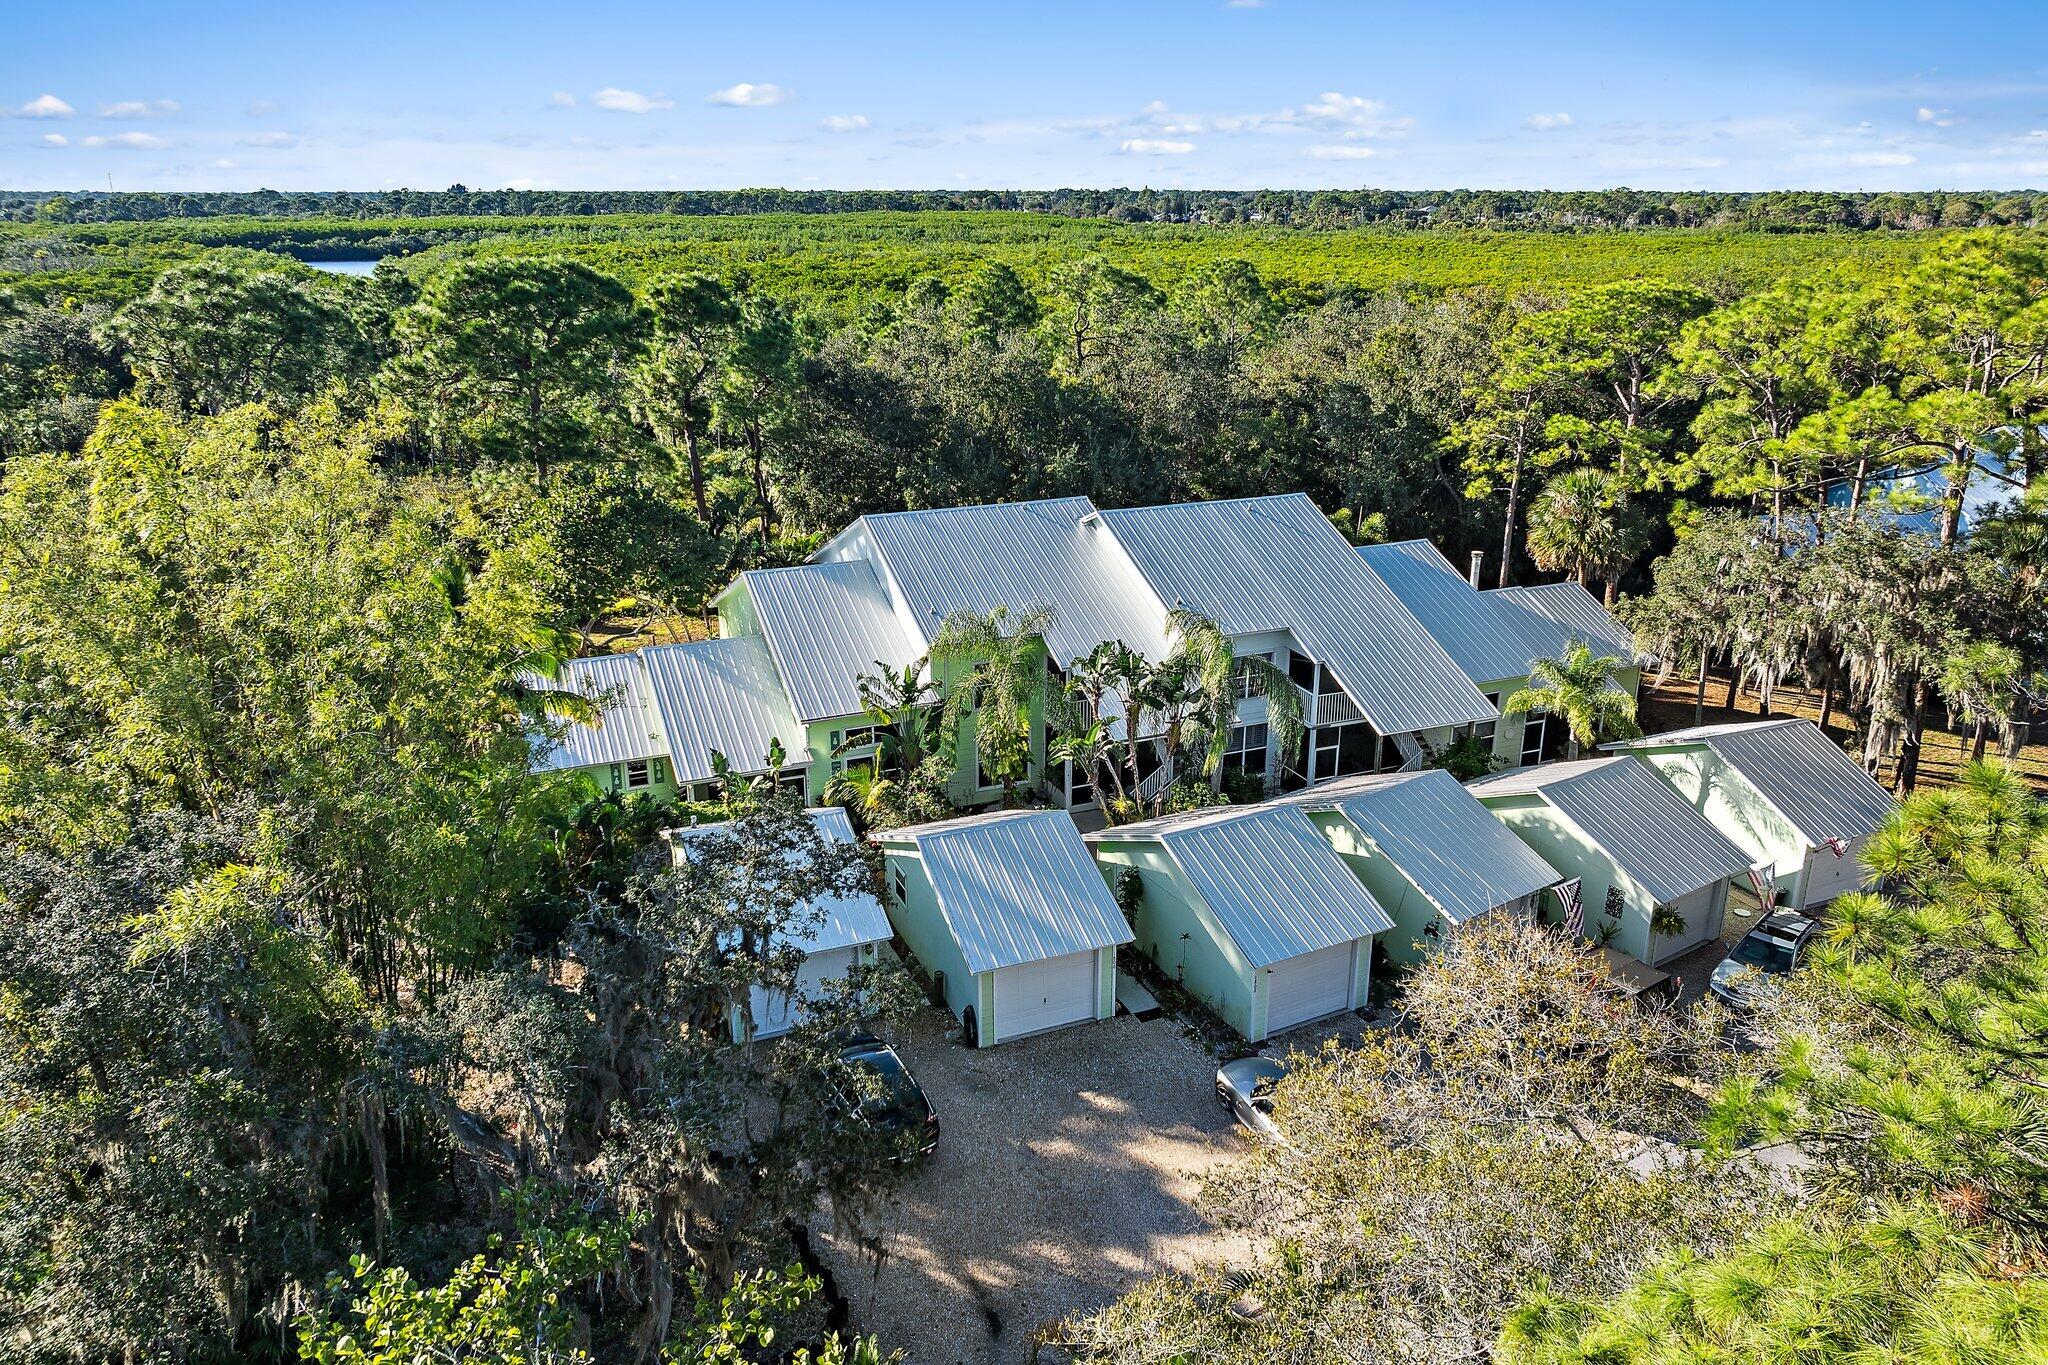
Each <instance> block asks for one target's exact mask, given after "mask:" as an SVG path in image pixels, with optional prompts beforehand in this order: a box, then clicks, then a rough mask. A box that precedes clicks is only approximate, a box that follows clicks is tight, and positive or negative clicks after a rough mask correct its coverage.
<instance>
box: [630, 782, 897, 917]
mask: <svg viewBox="0 0 2048 1365" xmlns="http://www.w3.org/2000/svg"><path fill="white" fill-rule="evenodd" d="M804 814H806V815H808V816H810V817H811V819H812V821H813V822H814V823H816V825H817V826H818V833H820V834H822V835H824V836H825V838H827V839H829V840H831V841H832V842H834V843H840V844H851V843H855V842H857V840H856V838H855V836H854V833H853V821H851V820H849V819H848V818H847V815H846V809H845V807H843V806H821V807H818V808H817V809H815V810H808V811H805V812H804ZM719 828H721V826H718V825H695V826H692V827H690V828H688V829H672V830H670V831H669V832H668V838H669V847H670V848H672V849H673V850H674V851H675V854H676V856H677V857H679V858H683V857H688V856H689V852H688V850H689V847H690V845H691V843H693V842H694V841H696V840H698V839H701V838H703V837H704V836H706V835H708V834H710V833H711V832H712V831H713V830H716V829H719ZM805 909H806V911H807V912H809V913H811V914H818V915H822V916H823V919H822V920H820V921H819V922H818V923H817V924H816V925H813V926H808V927H806V928H805V929H804V930H803V931H802V932H800V933H795V934H792V935H790V936H789V940H788V941H789V942H791V943H794V944H797V945H798V946H800V947H802V948H803V949H804V950H805V951H806V952H813V953H822V952H827V951H830V950H831V949H833V948H850V947H853V946H854V945H856V944H861V943H885V942H887V941H888V939H889V937H890V935H891V934H892V933H893V932H894V931H893V930H891V929H890V928H889V916H888V914H887V912H885V911H884V910H883V909H882V903H881V902H880V901H878V900H876V899H875V898H874V896H873V895H872V894H871V893H869V892H865V891H863V892H861V893H860V894H858V895H854V896H822V897H820V898H819V899H817V900H815V901H813V902H811V903H810V905H808V906H806V907H805Z"/></svg>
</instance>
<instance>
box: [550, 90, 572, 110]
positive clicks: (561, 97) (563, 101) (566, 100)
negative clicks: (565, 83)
mask: <svg viewBox="0 0 2048 1365" xmlns="http://www.w3.org/2000/svg"><path fill="white" fill-rule="evenodd" d="M548 103H549V104H551V105H553V106H554V107H555V108H557V109H574V108H575V107H576V97H575V96H574V95H572V94H570V93H569V92H568V91H566V90H557V91H556V92H555V93H554V94H552V95H549V96H548Z"/></svg>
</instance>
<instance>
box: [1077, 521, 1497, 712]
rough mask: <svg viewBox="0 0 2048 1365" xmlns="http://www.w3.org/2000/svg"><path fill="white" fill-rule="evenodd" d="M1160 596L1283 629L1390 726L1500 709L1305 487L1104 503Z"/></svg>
mask: <svg viewBox="0 0 2048 1365" xmlns="http://www.w3.org/2000/svg"><path fill="white" fill-rule="evenodd" d="M1097 515H1098V517H1099V518H1100V520H1101V522H1102V524H1103V525H1105V526H1107V527H1108V528H1109V529H1110V530H1111V531H1112V532H1114V534H1115V536H1116V539H1117V542H1118V543H1119V544H1120V545H1122V546H1123V548H1124V549H1125V551H1126V552H1128V553H1129V555H1130V557H1131V559H1132V561H1133V562H1134V563H1136V565H1137V566H1138V570H1139V572H1140V573H1142V574H1143V575H1144V577H1145V580H1146V581H1147V582H1148V583H1150V584H1151V586H1152V590H1153V592H1154V593H1156V594H1157V596H1158V598H1159V600H1160V601H1161V602H1163V603H1165V604H1167V605H1169V606H1171V605H1173V604H1176V603H1179V604H1182V605H1185V606H1186V607H1188V608H1189V609H1190V610H1193V611H1197V612H1200V613H1201V614H1202V615H1204V616H1206V617H1208V618H1209V619H1210V620H1212V621H1214V622H1215V623H1216V624H1217V625H1218V626H1219V627H1221V628H1222V630H1223V631H1224V633H1225V634H1228V635H1253V634H1260V633H1263V632H1267V631H1280V630H1285V631H1287V632H1289V633H1290V634H1291V635H1292V636H1293V637H1294V640H1295V642H1296V643H1297V644H1299V645H1300V647H1301V648H1302V649H1303V650H1304V651H1306V652H1307V653H1308V654H1310V655H1311V656H1313V657H1314V658H1316V659H1319V660H1320V661H1322V663H1323V664H1324V665H1326V666H1327V667H1328V668H1329V669H1330V670H1331V671H1332V672H1334V673H1335V674H1336V676H1337V680H1338V682H1339V683H1340V684H1342V686H1343V688H1344V691H1345V692H1346V693H1348V694H1349V695H1350V697H1351V699H1352V700H1353V701H1354V702H1356V703H1357V705H1358V708H1359V710H1360V711H1362V712H1363V713H1364V715H1365V718H1366V719H1367V720H1368V721H1370V722H1371V723H1372V725H1373V726H1374V728H1376V729H1378V730H1379V731H1380V732H1381V733H1383V734H1401V733H1407V732H1410V731H1416V730H1428V729H1432V728H1434V727H1436V726H1440V725H1462V724H1464V723H1465V722H1467V721H1479V720H1489V719H1491V718H1492V717H1493V716H1494V714H1495V713H1494V710H1493V708H1492V707H1490V706H1488V705H1487V704H1486V698H1484V697H1483V696H1481V695H1480V694H1479V691H1478V689H1476V688H1475V687H1473V686H1472V681H1471V679H1470V678H1468V677H1466V676H1465V673H1464V671H1463V670H1462V669H1460V668H1459V667H1458V665H1457V664H1456V663H1455V662H1453V661H1452V659H1451V656H1450V655H1449V654H1447V653H1445V652H1444V650H1443V648H1442V647H1441V646H1440V645H1438V644H1437V642H1436V641H1435V640H1434V639H1433V638H1431V636H1430V633H1429V632H1428V631H1427V630H1425V629H1423V626H1422V623H1421V622H1419V621H1417V620H1416V619H1415V617H1414V615H1413V614H1412V613H1410V612H1409V610H1408V609H1407V608H1406V607H1404V606H1403V605H1402V604H1401V600H1400V599H1399V598H1398V597H1396V596H1395V595H1394V594H1393V592H1392V591H1391V590H1390V589H1389V588H1388V587H1387V585H1386V584H1385V583H1383V582H1381V581H1380V579H1379V577H1378V576H1377V575H1375V574H1374V573H1373V572H1372V571H1371V570H1370V569H1368V568H1366V566H1365V562H1364V561H1363V560H1362V559H1360V558H1359V557H1358V556H1357V555H1356V554H1354V553H1353V552H1352V547H1351V544H1350V542H1348V541H1346V540H1345V539H1344V537H1343V536H1342V535H1341V534H1339V533H1338V531H1337V529H1336V528H1335V527H1334V526H1332V525H1330V522H1329V519H1328V518H1327V517H1325V516H1324V515H1323V514H1322V512H1321V511H1319V510H1318V509H1317V507H1316V505H1315V504H1314V503H1312V502H1310V501H1309V500H1308V498H1307V497H1306V496H1304V495H1302V494H1299V493H1290V494H1285V495H1282V496H1277V497H1266V498H1242V499H1238V500H1236V501H1232V502H1198V503H1182V504H1179V505H1176V506H1170V507H1139V508H1126V509H1123V510H1119V511H1111V512H1101V513H1098V514H1097Z"/></svg>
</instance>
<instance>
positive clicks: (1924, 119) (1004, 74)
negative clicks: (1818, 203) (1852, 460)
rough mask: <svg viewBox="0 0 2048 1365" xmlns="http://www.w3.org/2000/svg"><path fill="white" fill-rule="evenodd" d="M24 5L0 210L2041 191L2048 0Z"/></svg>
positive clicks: (8, 107)
mask: <svg viewBox="0 0 2048 1365" xmlns="http://www.w3.org/2000/svg"><path fill="white" fill-rule="evenodd" d="M9 8H10V10H11V13H10V14H9V15H8V17H7V19H6V22H5V25H4V32H5V35H6V36H5V41H4V43H0V111H4V112H5V114H6V115H7V116H6V117H0V188H15V189H30V188H81V187H98V188H104V187H105V186H106V185H107V183H108V182H109V179H111V181H112V183H113V184H114V185H115V186H116V187H117V188H120V189H126V190H139V189H251V188H256V187H259V186H263V187H270V188H275V189H333V188H347V189H383V188H388V187H393V186H401V185H403V186H412V187H417V188H439V187H441V186H444V185H447V184H450V183H453V182H457V181H460V182H462V183H463V184H466V185H469V186H471V187H473V188H475V187H500V186H520V187H534V188H619V187H632V188H649V189H666V188H700V187H701V188H720V187H734V186H745V185H785V186H792V187H800V188H801V187H827V188H859V187H872V186H883V187H892V188H894V187H920V188H921V187H934V188H945V187H949V186H1014V187H1032V188H1045V187H1052V186H1060V185H1075V186H1113V185H1152V186H1156V187H1172V186H1186V187H1244V186H1276V187H1316V186H1344V187H1356V186H1361V185H1375V186H1386V187H1393V188H1436V187H1446V186H1461V185H1462V186H1489V187H1543V188H1588V187H1601V186H1611V185H1631V186H1636V187H1644V188H1701V189H1768V188H1779V187H1811V188H1823V189H1912V188H1933V187H1969V188H1979V187H1997V188H2011V187H2035V186H2043V185H2048V0H2034V3H2032V4H2010V3H2004V2H2003V0H1992V2H1991V3H1980V4H1972V5H1945V4H1939V3H1914V4H1902V3H1894V2H1893V0H1869V2H1868V3H1861V4H1846V3H1835V2H1833V0H1830V3H1825V4H1818V3H1801V0H1775V2H1772V0H1732V2H1728V3H1719V4H1715V3H1691V4H1683V5H1681V4H1674V3H1670V2H1669V0H1641V3H1638V4H1633V5H1618V4H1617V5H1605V4H1602V5H1590V4H1579V5H1571V4H1562V5H1561V4H1556V3H1547V4H1546V3H1526V4H1519V5H1494V4H1458V3H1455V2H1454V0H1444V2H1442V3H1437V4H1434V5H1422V4H1414V3H1409V4H1401V5H1393V4H1380V3H1350V4H1345V3H1334V2H1333V0H1263V3H1258V2H1256V0H1234V2H1233V0H1097V2H1096V3H1093V4H1085V5H1075V4H1037V5H1018V4H1007V5H1005V4H995V3H989V2H987V0H984V2H983V3H972V4H966V3H963V4H959V5H937V4H896V5H877V4H856V3H851V2H850V0H849V2H847V3H839V4H778V3H770V2H769V0H752V2H751V3H740V4H721V5H716V6H706V5H698V4H687V3H669V4H645V5H640V4H633V5H621V4H609V5H608V4H596V3H586V4H583V5H564V4H560V3H554V4H534V3H526V2H525V0H506V2H505V3H499V4H494V5H488V6H485V5H470V4H439V3H434V0H414V2H413V3H411V4H404V5H400V4H389V3H384V0H358V3H354V4H351V5H348V6H320V7H317V8H316V7H312V6H304V5H289V4H279V3H277V2H276V0H266V3H263V4H245V3H238V2H236V3H215V4H207V5H203V6H202V5H194V4H185V3H176V2H175V0H148V2H145V0H90V2H89V3H75V2H74V3H70V4H52V3H40V4H29V3H25V2H23V3H17V4H16V5H14V6H10V7H9Z"/></svg>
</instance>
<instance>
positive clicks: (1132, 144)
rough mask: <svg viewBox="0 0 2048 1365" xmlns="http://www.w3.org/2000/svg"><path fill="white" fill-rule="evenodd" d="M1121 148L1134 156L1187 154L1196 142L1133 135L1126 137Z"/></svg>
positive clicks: (1193, 148)
mask: <svg viewBox="0 0 2048 1365" xmlns="http://www.w3.org/2000/svg"><path fill="white" fill-rule="evenodd" d="M1121 150H1123V151H1126V152H1129V153H1130V154H1131V155H1133V156H1186V155H1187V154H1188V153H1189V152H1192V151H1193V150H1195V144H1194V143H1192V142H1180V141H1177V140H1175V139H1173V138H1165V137H1132V138H1125V139H1124V144H1123V147H1122V148H1121Z"/></svg>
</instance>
